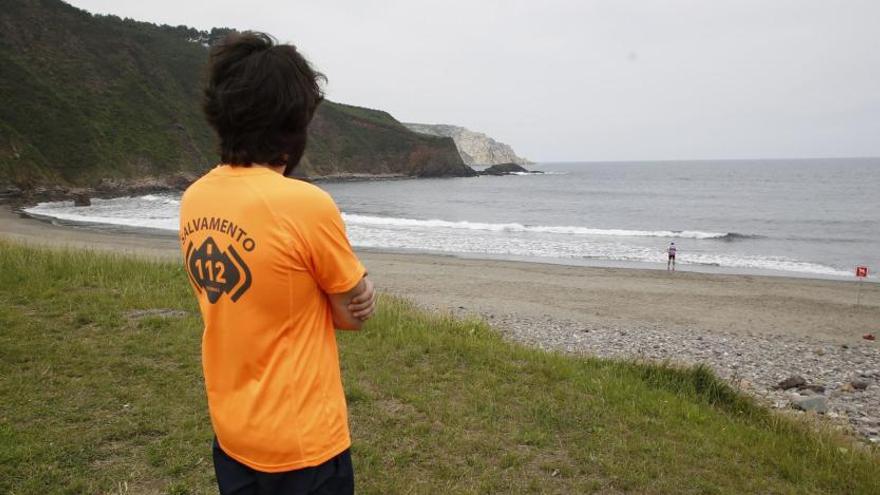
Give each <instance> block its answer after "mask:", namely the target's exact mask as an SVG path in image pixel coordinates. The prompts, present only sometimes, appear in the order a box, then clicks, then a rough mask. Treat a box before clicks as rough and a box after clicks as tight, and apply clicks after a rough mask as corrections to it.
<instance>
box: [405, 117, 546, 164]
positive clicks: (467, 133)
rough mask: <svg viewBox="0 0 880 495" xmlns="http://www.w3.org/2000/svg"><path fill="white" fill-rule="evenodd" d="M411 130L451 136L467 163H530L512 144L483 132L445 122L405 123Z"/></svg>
mask: <svg viewBox="0 0 880 495" xmlns="http://www.w3.org/2000/svg"><path fill="white" fill-rule="evenodd" d="M404 125H405V126H406V127H407V128H408V129H409V130H411V131H415V132H418V133H421V134H427V135H431V136H446V137H451V138H452V139H453V141H455V146H456V147H457V148H458V152H459V153H460V154H461V158H462V160H464V163H466V164H467V165H498V164H501V163H516V164H519V165H528V164H529V163H531V162H530V161H529V160H527V159H525V158H522V157H519V156H517V155H516V153H515V152H514V151H513V148H511V147H510V145H507V144H504V143H500V142H498V141H495V140H494V139H492V138H491V137H489V136H487V135H485V134H483V133H482V132H474V131H471V130H468V129H465V128H464V127H459V126H454V125H444V124H414V123H405V124H404Z"/></svg>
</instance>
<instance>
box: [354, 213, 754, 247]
mask: <svg viewBox="0 0 880 495" xmlns="http://www.w3.org/2000/svg"><path fill="white" fill-rule="evenodd" d="M342 216H343V218H344V219H345V222H346V223H347V224H349V225H364V226H373V227H387V228H424V229H456V230H482V231H489V232H534V233H540V234H569V235H585V236H617V237H666V238H673V239H715V240H723V241H736V240H740V239H754V238H756V237H758V236H753V235H747V234H740V233H737V232H703V231H699V230H630V229H597V228H591V227H577V226H552V225H523V224H521V223H484V222H469V221H457V222H453V221H448V220H436V219H435V220H417V219H413V218H396V217H378V216H371V215H359V214H353V213H347V214H346V213H343V215H342Z"/></svg>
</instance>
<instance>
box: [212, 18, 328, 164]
mask: <svg viewBox="0 0 880 495" xmlns="http://www.w3.org/2000/svg"><path fill="white" fill-rule="evenodd" d="M319 80H325V78H324V76H323V75H322V74H321V73H319V72H316V71H315V70H313V69H312V67H311V66H310V65H309V63H308V61H307V60H306V59H305V58H304V57H303V56H302V55H301V54H300V53H299V52H298V51H297V50H296V47H294V46H293V45H279V44H276V43H275V41H274V40H273V39H272V37H271V36H269V35H267V34H265V33H256V32H250V31H248V32H244V33H232V34H230V35H229V36H227V37H226V38H225V39H224V40H223V41H222V42H220V43H219V44H217V45H215V46H214V47H213V48H212V49H211V58H210V63H209V67H208V82H207V85H206V86H205V102H204V110H205V116H206V117H207V119H208V123H209V124H211V127H213V128H214V130H215V131H217V135H218V136H219V137H220V159H221V160H222V161H223V163H226V164H230V165H242V166H250V165H251V164H254V163H266V164H270V165H284V166H285V167H286V168H285V175H286V174H288V173H290V172H291V171H292V170H293V167H295V166H296V165H297V164H298V163H299V160H300V159H301V158H302V155H303V153H304V152H305V148H306V136H307V132H306V130H307V127H308V125H309V122H310V121H311V120H312V115H314V113H315V110H316V109H317V108H318V105H319V104H320V103H321V101H323V100H324V94H323V92H322V91H321V88H320V87H319V85H318V82H319Z"/></svg>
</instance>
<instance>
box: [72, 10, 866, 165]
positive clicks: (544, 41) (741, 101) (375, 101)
mask: <svg viewBox="0 0 880 495" xmlns="http://www.w3.org/2000/svg"><path fill="white" fill-rule="evenodd" d="M71 3H72V4H73V5H76V6H78V7H81V8H84V9H86V10H89V11H91V12H96V13H112V14H116V15H119V16H122V17H132V18H135V19H138V20H144V21H150V22H157V23H166V24H172V25H177V24H187V25H190V26H195V27H198V28H210V27H214V26H228V27H234V28H238V29H257V30H262V31H266V32H269V33H270V34H272V35H274V36H276V37H277V38H279V39H280V40H282V41H288V42H293V43H294V44H296V45H297V46H298V47H299V48H300V49H301V50H302V51H303V52H304V53H305V54H306V55H307V56H308V57H309V59H310V60H311V61H312V63H313V64H314V65H315V66H316V67H317V68H318V69H319V70H321V71H323V72H324V73H326V74H327V76H328V79H329V84H328V87H327V93H328V96H329V98H331V99H333V100H336V101H340V102H343V103H350V104H354V105H361V106H366V107H371V108H380V109H383V110H387V111H389V112H390V113H391V114H392V115H394V116H395V117H396V118H398V119H399V120H402V121H413V122H425V123H448V124H457V125H463V126H465V127H468V128H470V129H473V130H478V131H483V132H486V133H487V134H489V135H490V136H492V137H494V138H496V139H498V140H501V141H504V142H507V143H509V144H511V145H512V146H513V147H514V149H515V150H516V151H517V152H518V153H519V154H521V155H525V156H527V157H529V158H532V159H533V160H544V161H554V160H650V159H688V158H781V157H822V156H880V29H878V26H880V2H877V1H876V0H861V1H860V0H839V1H830V0H825V1H815V0H669V1H659V0H657V1H653V0H601V1H600V0H595V1H593V0H590V1H561V0H559V1H541V2H538V1H513V0H511V1H501V0H495V1H475V0H472V1H462V0H444V1H402V0H401V1H371V0H360V1H354V0H352V1H332V0H325V1H317V0H316V1H309V2H301V1H297V2H291V1H282V0H273V1H249V2H243V1H241V0H234V1H229V0H218V1H212V2H185V1H180V0H176V1H168V0H150V1H143V0H139V1H128V0H73V1H72V2H71Z"/></svg>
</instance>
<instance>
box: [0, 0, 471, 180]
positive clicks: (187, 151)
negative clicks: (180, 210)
mask: <svg viewBox="0 0 880 495" xmlns="http://www.w3.org/2000/svg"><path fill="white" fill-rule="evenodd" d="M2 4H3V8H2V9H0V97H2V105H0V184H14V185H17V186H19V187H22V188H25V189H28V188H34V187H37V186H46V185H64V186H90V187H91V186H95V185H97V184H99V183H102V182H103V183H107V182H111V183H116V184H119V183H125V182H126V181H142V180H143V179H144V178H160V179H161V178H164V177H176V179H174V181H176V183H180V178H181V177H194V176H197V175H199V174H200V173H202V172H203V171H205V170H207V169H208V168H209V167H211V166H213V165H214V164H215V163H216V161H217V153H216V143H215V137H214V135H213V132H212V131H211V129H210V128H209V127H208V125H207V124H206V123H205V121H204V118H203V116H202V112H201V108H200V104H201V98H202V96H201V80H202V74H203V71H204V67H205V63H206V62H207V56H208V48H207V47H208V46H210V44H211V43H213V42H214V41H216V40H217V39H220V38H221V37H222V36H224V35H225V34H227V33H228V32H229V31H230V30H229V29H225V28H224V29H213V30H211V31H198V30H196V29H193V28H188V27H185V26H178V27H171V26H157V25H154V24H149V23H144V22H137V21H133V20H130V19H125V20H123V19H120V18H118V17H115V16H93V15H91V14H89V13H87V12H85V11H82V10H79V9H77V8H75V7H72V6H70V5H67V4H65V3H63V2H61V1H59V0H3V2H2ZM301 171H302V172H305V173H308V174H312V175H322V176H326V175H350V174H394V175H404V176H436V175H441V176H442V175H471V174H472V173H473V170H471V169H470V168H469V167H467V166H466V165H464V163H463V162H462V160H461V158H460V157H459V156H458V154H457V152H456V149H455V145H454V143H453V142H452V141H451V140H449V139H440V138H436V137H430V136H424V135H420V134H416V133H414V132H411V131H409V130H407V129H406V128H405V127H404V126H403V125H401V124H400V123H399V122H397V121H396V120H394V118H392V117H391V116H390V115H388V114H387V113H385V112H380V111H375V110H368V109H365V108H357V107H351V106H347V105H340V104H336V103H333V102H325V103H324V104H323V105H322V106H321V108H320V109H319V110H318V112H317V114H316V117H315V121H314V128H313V129H312V130H311V133H310V142H309V148H308V149H307V151H306V158H305V159H304V163H303V165H302V166H301Z"/></svg>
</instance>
